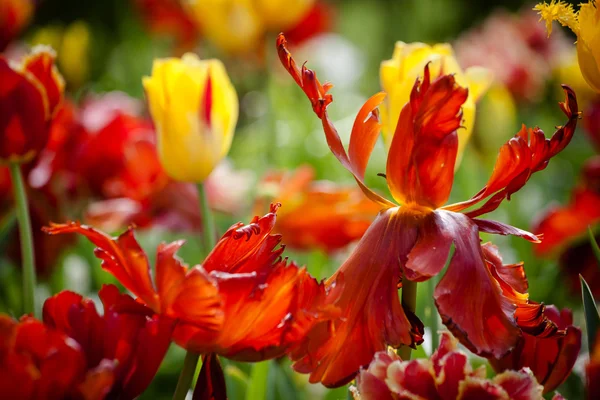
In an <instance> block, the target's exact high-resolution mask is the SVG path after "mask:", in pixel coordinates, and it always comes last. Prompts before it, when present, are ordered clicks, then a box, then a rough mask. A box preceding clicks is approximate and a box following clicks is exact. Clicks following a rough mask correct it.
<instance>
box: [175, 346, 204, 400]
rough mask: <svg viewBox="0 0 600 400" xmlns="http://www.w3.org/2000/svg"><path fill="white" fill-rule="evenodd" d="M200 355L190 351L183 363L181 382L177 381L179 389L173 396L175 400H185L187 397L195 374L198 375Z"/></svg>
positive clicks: (180, 375)
mask: <svg viewBox="0 0 600 400" xmlns="http://www.w3.org/2000/svg"><path fill="white" fill-rule="evenodd" d="M199 358H200V354H198V353H193V352H191V351H188V352H187V353H186V355H185V360H184V361H183V369H182V370H181V374H179V380H178V381H177V387H176V388H175V393H174V394H173V400H184V399H185V397H186V396H187V393H188V390H189V388H190V386H191V385H192V380H193V379H194V374H195V373H196V366H197V365H198V359H199Z"/></svg>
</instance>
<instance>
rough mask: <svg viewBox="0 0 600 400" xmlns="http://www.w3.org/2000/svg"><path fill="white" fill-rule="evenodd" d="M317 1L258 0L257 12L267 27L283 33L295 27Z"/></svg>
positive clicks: (256, 2)
mask: <svg viewBox="0 0 600 400" xmlns="http://www.w3.org/2000/svg"><path fill="white" fill-rule="evenodd" d="M314 3H315V0H292V1H290V0H258V1H255V4H256V7H257V11H258V12H259V14H260V16H261V19H262V20H263V22H264V24H265V26H266V27H267V28H268V29H270V30H273V31H281V30H285V29H288V28H291V27H293V26H295V25H296V24H297V23H298V21H300V20H301V19H302V18H303V17H304V16H305V15H306V14H307V13H308V12H309V11H310V9H311V7H312V6H313V5H314Z"/></svg>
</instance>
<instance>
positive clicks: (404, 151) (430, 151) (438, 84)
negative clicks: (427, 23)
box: [386, 65, 468, 208]
mask: <svg viewBox="0 0 600 400" xmlns="http://www.w3.org/2000/svg"><path fill="white" fill-rule="evenodd" d="M467 95H468V91H467V89H465V88H463V87H460V86H458V85H457V84H456V82H455V78H454V76H453V75H444V76H440V77H439V78H437V79H435V80H434V81H433V82H430V76H429V66H428V65H427V66H425V73H424V78H423V81H422V82H420V81H418V80H417V81H416V82H415V86H414V87H413V90H412V93H411V96H410V102H409V103H407V104H406V105H405V106H404V108H403V109H402V112H401V113H400V118H399V119H398V125H397V126H396V132H395V133H394V138H393V139H392V144H391V146H390V151H389V155H388V160H387V167H386V175H387V181H388V186H389V188H390V191H391V193H392V195H393V196H394V198H395V199H396V200H397V201H399V202H400V203H402V204H419V205H421V206H424V207H431V208H437V207H440V206H441V205H443V204H444V203H445V202H446V201H447V200H448V196H449V195H450V190H451V189H452V182H453V180H454V164H455V162H456V155H457V151H458V136H457V134H456V130H457V129H458V128H459V126H460V121H461V118H462V112H461V106H462V105H463V103H464V102H465V101H466V99H467Z"/></svg>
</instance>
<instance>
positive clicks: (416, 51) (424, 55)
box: [380, 42, 493, 154]
mask: <svg viewBox="0 0 600 400" xmlns="http://www.w3.org/2000/svg"><path fill="white" fill-rule="evenodd" d="M427 63H430V64H429V67H430V71H431V75H432V76H437V75H438V74H439V73H440V72H443V73H444V74H448V73H453V74H455V76H456V81H457V83H458V84H459V85H461V86H464V87H468V88H469V97H468V99H467V101H466V102H465V104H464V106H463V124H462V125H463V127H464V129H459V130H458V143H459V150H458V151H459V154H462V151H463V150H464V147H465V145H466V144H467V142H468V139H469V137H470V135H471V132H472V130H473V124H474V122H475V102H476V101H477V100H478V99H479V98H480V97H481V95H483V93H485V91H486V90H487V88H488V87H489V85H490V84H491V82H492V78H493V76H492V73H491V72H490V71H489V70H487V69H485V68H482V67H471V68H468V69H467V70H466V71H465V72H464V73H463V71H462V69H461V68H460V66H459V65H458V61H456V58H455V56H454V51H453V50H452V47H451V46H450V45H449V44H436V45H434V46H429V45H427V44H424V43H410V44H406V43H404V42H397V43H396V47H395V49H394V53H393V56H392V59H391V60H386V61H384V62H383V63H381V69H380V79H381V86H382V88H383V90H384V91H385V92H386V93H387V98H386V101H385V102H384V104H382V106H381V107H380V110H381V118H382V122H383V126H382V128H383V137H384V139H385V142H386V145H388V146H389V145H390V143H391V141H392V137H393V135H394V131H395V130H396V123H397V122H398V117H399V116H400V111H401V110H402V107H404V105H405V104H406V103H407V102H408V100H409V96H410V92H411V90H412V87H413V85H414V84H415V80H416V79H417V78H418V77H419V76H422V75H423V69H424V68H425V64H427Z"/></svg>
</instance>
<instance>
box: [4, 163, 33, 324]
mask: <svg viewBox="0 0 600 400" xmlns="http://www.w3.org/2000/svg"><path fill="white" fill-rule="evenodd" d="M9 169H10V176H11V179H12V184H13V192H14V196H15V203H16V207H17V220H18V222H19V239H20V240H21V260H22V268H23V311H24V312H25V313H27V314H29V313H33V314H35V258H34V253H33V235H32V233H31V219H30V217H29V204H28V202H27V193H26V192H25V185H24V183H23V175H22V174H21V167H20V165H19V164H17V163H10V164H9Z"/></svg>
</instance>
